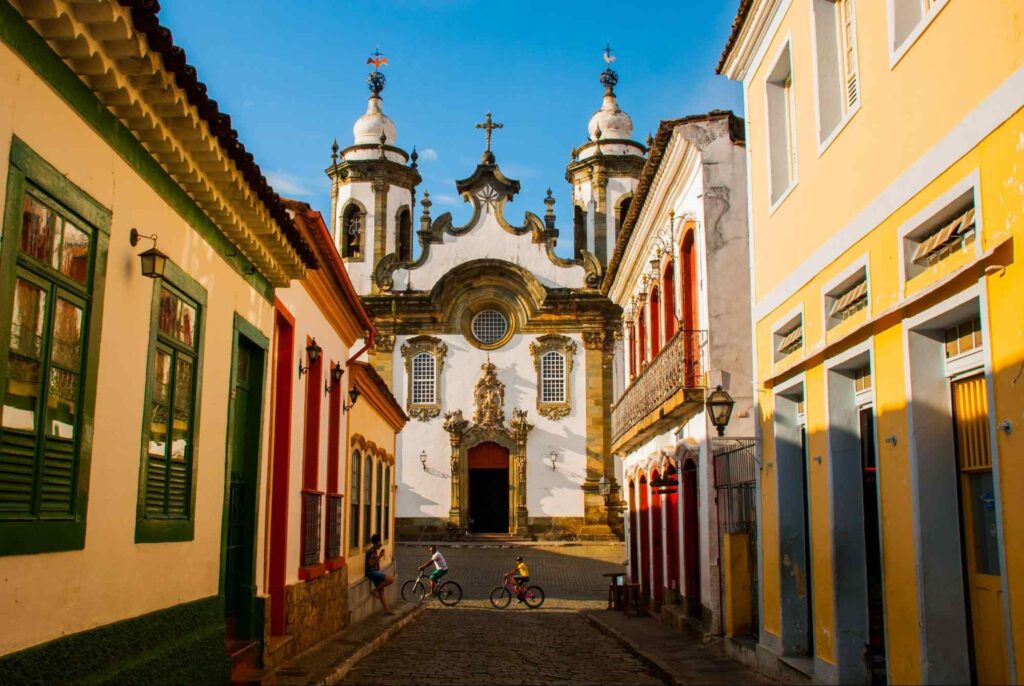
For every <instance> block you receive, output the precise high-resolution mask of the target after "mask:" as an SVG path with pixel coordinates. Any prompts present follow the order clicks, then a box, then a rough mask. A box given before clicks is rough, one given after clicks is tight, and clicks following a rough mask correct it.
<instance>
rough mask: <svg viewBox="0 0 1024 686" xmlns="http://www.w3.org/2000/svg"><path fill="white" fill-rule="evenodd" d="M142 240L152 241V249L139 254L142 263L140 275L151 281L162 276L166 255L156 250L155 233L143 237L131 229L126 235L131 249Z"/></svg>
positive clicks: (137, 231) (136, 230)
mask: <svg viewBox="0 0 1024 686" xmlns="http://www.w3.org/2000/svg"><path fill="white" fill-rule="evenodd" d="M143 238H145V239H146V240H150V241H153V247H152V248H150V249H149V250H144V251H142V252H141V253H139V259H140V260H141V261H142V275H143V276H148V277H149V278H151V279H159V278H161V277H162V276H163V275H164V268H165V267H166V266H167V255H165V254H163V253H162V252H160V251H159V250H157V247H156V234H155V233H154V234H152V235H150V236H144V235H142V234H141V233H139V230H138V229H132V230H131V233H129V234H128V242H129V243H131V244H132V247H133V248H134V247H135V246H136V245H138V244H139V241H141V240H142V239H143Z"/></svg>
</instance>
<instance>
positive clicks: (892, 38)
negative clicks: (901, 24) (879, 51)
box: [885, 0, 949, 70]
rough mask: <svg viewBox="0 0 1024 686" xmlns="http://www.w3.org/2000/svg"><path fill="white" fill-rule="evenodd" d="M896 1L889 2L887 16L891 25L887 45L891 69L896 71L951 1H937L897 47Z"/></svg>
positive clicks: (887, 3)
mask: <svg viewBox="0 0 1024 686" xmlns="http://www.w3.org/2000/svg"><path fill="white" fill-rule="evenodd" d="M895 1H896V0H888V1H887V2H886V3H885V4H886V15H887V21H888V24H889V33H888V39H889V40H888V41H887V42H886V44H887V45H888V46H889V69H890V70H891V69H895V68H896V65H897V64H898V63H899V61H900V60H902V59H903V56H904V55H906V54H907V52H908V51H909V50H910V48H911V47H912V46H913V45H914V43H916V42H917V39H918V38H920V37H921V34H922V33H924V30H925V29H927V28H928V26H929V25H930V24H931V23H932V21H934V20H935V17H937V16H938V15H939V12H941V11H942V8H944V7H945V6H946V4H947V3H948V2H949V0H937V1H936V3H935V4H934V5H932V8H931V9H930V10H928V14H926V15H924V16H923V17H921V20H920V21H919V22H917V26H915V27H914V29H913V30H912V31H911V32H910V33H909V34H907V37H906V38H904V39H903V42H902V43H900V44H899V45H896V8H895V4H894V3H895Z"/></svg>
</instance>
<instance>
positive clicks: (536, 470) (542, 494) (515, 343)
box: [393, 334, 586, 517]
mask: <svg viewBox="0 0 1024 686" xmlns="http://www.w3.org/2000/svg"><path fill="white" fill-rule="evenodd" d="M570 337H571V338H572V339H573V340H575V341H576V343H577V351H576V358H575V364H574V366H573V370H572V375H571V378H570V393H571V398H572V412H570V414H569V415H568V416H567V417H564V418H563V419H561V420H559V421H552V420H550V419H547V418H545V417H541V416H540V415H538V414H537V410H536V407H537V382H536V372H535V371H534V367H533V357H532V355H531V354H530V350H529V344H530V342H531V341H533V340H534V339H535V338H536V336H535V335H533V334H529V335H525V334H523V335H520V334H517V335H515V336H513V337H512V340H510V341H509V343H508V344H507V345H505V346H504V347H502V348H500V349H499V350H494V351H491V352H490V359H491V362H493V363H494V364H495V366H496V367H497V369H498V378H499V379H500V380H501V382H502V383H504V384H505V416H506V418H507V417H510V416H511V414H512V408H514V407H519V408H523V409H526V410H528V411H529V420H530V422H531V423H532V424H533V425H534V429H533V430H532V431H531V432H530V434H529V438H528V439H527V446H526V450H527V476H526V482H527V492H526V495H527V508H528V509H529V512H530V516H531V517H538V516H547V517H581V516H583V492H582V490H581V486H582V484H583V481H584V479H585V477H586V408H585V397H586V369H585V363H584V349H583V344H582V340H581V337H580V336H579V335H578V334H572V335H571V336H570ZM438 338H440V339H441V340H442V341H444V343H445V344H446V345H447V346H448V357H447V358H446V359H445V365H444V370H443V371H442V374H441V389H440V392H441V398H442V402H441V416H438V417H436V418H434V419H431V420H430V421H427V422H420V421H417V420H415V419H413V420H410V422H409V423H408V424H407V425H406V427H405V429H404V430H403V431H402V433H401V434H399V437H398V454H397V456H396V460H397V465H398V475H399V479H401V481H400V482H399V483H401V485H402V487H401V489H400V490H399V492H398V496H399V497H398V506H397V507H398V510H397V512H398V516H399V517H447V516H448V510H449V508H450V507H451V481H450V472H451V461H450V456H451V444H450V442H449V440H448V433H447V432H445V431H444V429H443V428H442V423H443V421H444V413H445V412H449V411H452V410H456V409H461V410H462V413H463V415H464V416H465V418H466V419H467V420H472V415H473V387H474V386H475V385H476V382H477V380H478V379H479V378H480V376H481V375H482V373H483V372H482V371H481V366H482V365H483V364H484V363H485V362H486V361H487V356H488V354H487V352H486V351H483V350H479V349H478V348H475V347H474V346H472V345H471V344H470V343H469V342H468V341H466V339H465V338H463V337H462V336H461V335H442V336H438ZM406 339H407V337H399V339H398V340H397V341H396V344H395V353H394V356H395V357H394V369H395V376H394V379H393V388H394V391H395V397H396V398H398V401H399V403H400V404H401V405H402V406H403V407H404V406H405V404H406V397H407V392H408V381H407V378H406V373H405V361H404V358H403V357H402V355H401V346H402V343H403V341H404V340H406ZM423 450H425V451H426V452H427V469H426V470H424V469H423V467H422V465H421V463H420V458H419V455H420V451H423ZM552 450H555V451H557V452H558V458H557V461H556V465H555V469H552V468H551V463H550V460H549V454H550V453H551V451H552Z"/></svg>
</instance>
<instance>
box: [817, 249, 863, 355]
mask: <svg viewBox="0 0 1024 686" xmlns="http://www.w3.org/2000/svg"><path fill="white" fill-rule="evenodd" d="M869 257H870V254H869V253H866V252H865V253H862V254H861V256H860V257H858V258H857V259H855V260H854V261H853V262H852V263H851V264H850V266H848V267H846V268H845V269H843V271H841V272H839V274H837V275H836V276H833V277H832V278H831V279H829V280H828V281H826V282H825V284H824V285H823V286H822V287H821V294H820V295H821V297H820V298H819V299H820V300H821V316H822V322H823V324H824V326H823V327H822V329H823V331H824V333H823V334H822V336H823V337H826V336H828V332H829V331H831V330H832V329H834V328H835V327H836V326H838V324H836V325H835V326H831V327H830V326H829V325H828V320H829V314H828V303H826V302H825V299H826V298H828V297H830V294H831V293H832V291H834V290H835V289H836V288H837V287H838V286H839V284H841V283H842V282H843V281H846V280H847V279H849V278H850V277H851V276H853V275H854V274H856V273H857V272H859V271H861V270H863V271H864V276H865V277H866V278H865V283H866V284H867V297H868V300H867V308H866V309H867V316H868V319H870V318H871V263H870V260H869V259H868V258H869Z"/></svg>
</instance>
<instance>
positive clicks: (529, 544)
mask: <svg viewBox="0 0 1024 686" xmlns="http://www.w3.org/2000/svg"><path fill="white" fill-rule="evenodd" d="M397 545H399V546H402V547H417V548H419V547H424V548H425V547H426V546H428V545H436V546H437V547H439V548H542V547H550V548H574V547H581V546H605V545H607V546H614V545H618V546H621V545H622V541H619V540H615V541H495V542H493V543H492V542H489V541H398V542H397Z"/></svg>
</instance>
